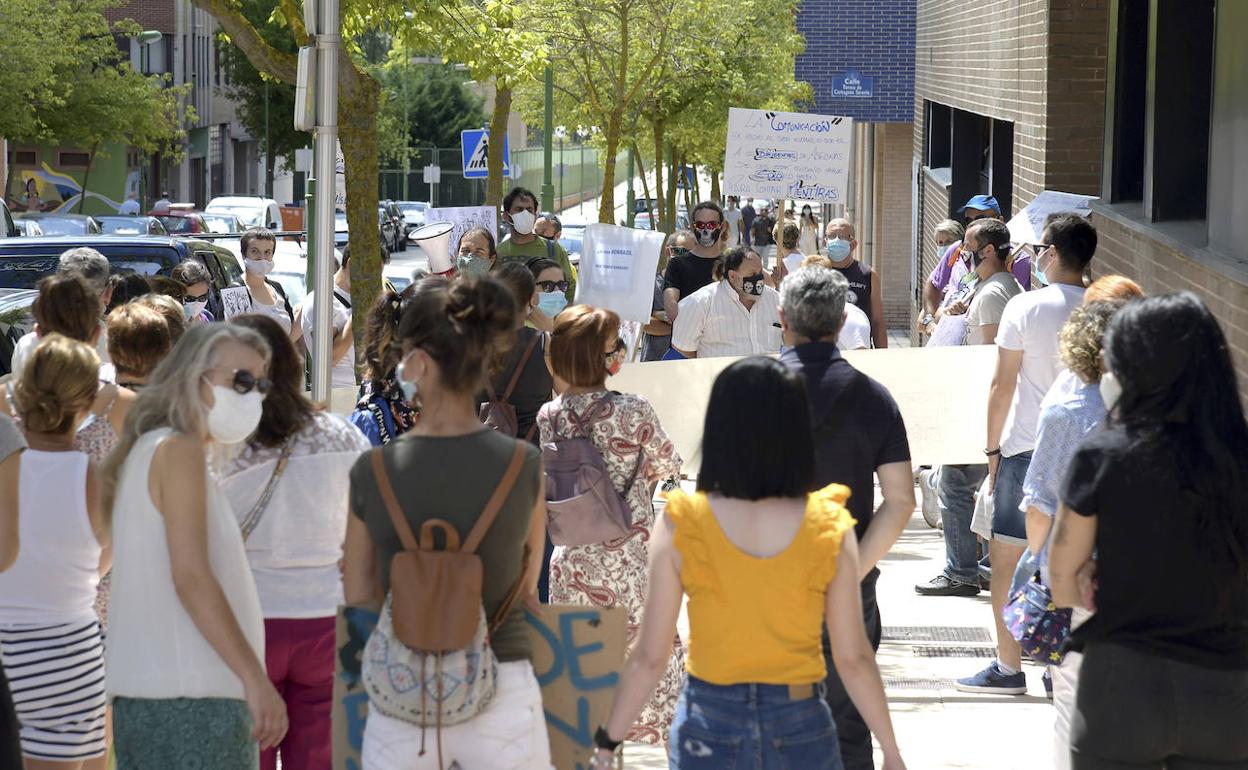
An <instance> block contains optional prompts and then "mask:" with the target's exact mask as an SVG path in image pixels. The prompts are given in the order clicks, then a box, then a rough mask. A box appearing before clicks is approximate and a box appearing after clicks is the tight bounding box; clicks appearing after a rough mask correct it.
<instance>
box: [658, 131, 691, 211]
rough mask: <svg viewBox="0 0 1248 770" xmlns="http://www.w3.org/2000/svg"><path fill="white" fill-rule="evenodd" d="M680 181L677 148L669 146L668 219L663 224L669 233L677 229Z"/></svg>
mask: <svg viewBox="0 0 1248 770" xmlns="http://www.w3.org/2000/svg"><path fill="white" fill-rule="evenodd" d="M678 179H680V172H679V170H678V168H677V166H676V148H675V147H672V145H670V144H669V145H667V219H666V220H665V221H664V222H663V229H664V230H665V231H667V232H669V233H670V232H671V231H672V230H675V229H676V190H677V187H676V185H677V180H678ZM690 224H692V223H690Z"/></svg>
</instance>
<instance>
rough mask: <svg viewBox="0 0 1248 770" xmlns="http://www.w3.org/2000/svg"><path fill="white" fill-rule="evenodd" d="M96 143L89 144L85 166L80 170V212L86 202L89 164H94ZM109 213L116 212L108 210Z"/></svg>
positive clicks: (97, 147) (89, 174)
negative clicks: (89, 150) (89, 148)
mask: <svg viewBox="0 0 1248 770" xmlns="http://www.w3.org/2000/svg"><path fill="white" fill-rule="evenodd" d="M99 147H100V146H99V145H98V144H93V145H91V153H90V154H89V155H87V168H86V170H84V171H83V172H82V194H81V195H79V196H78V213H79V214H81V213H82V206H83V204H84V203H86V202H87V182H89V181H91V166H93V165H95V151H96V150H97V149H99ZM109 213H110V214H115V213H117V212H115V211H110V212H109Z"/></svg>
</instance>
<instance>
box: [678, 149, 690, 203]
mask: <svg viewBox="0 0 1248 770" xmlns="http://www.w3.org/2000/svg"><path fill="white" fill-rule="evenodd" d="M679 168H680V178H681V180H682V181H684V183H685V196H684V197H685V211H688V212H692V211H693V183H692V182H690V181H689V172H688V171H687V169H688V168H689V166H688V165H686V164H685V154H684V153H683V152H682V153H681V154H680V166H679Z"/></svg>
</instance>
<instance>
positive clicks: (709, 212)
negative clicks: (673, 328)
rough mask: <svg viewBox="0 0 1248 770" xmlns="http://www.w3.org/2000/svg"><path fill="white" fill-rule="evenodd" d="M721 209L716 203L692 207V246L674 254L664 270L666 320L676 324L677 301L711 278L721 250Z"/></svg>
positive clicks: (703, 203) (702, 203)
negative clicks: (687, 249)
mask: <svg viewBox="0 0 1248 770" xmlns="http://www.w3.org/2000/svg"><path fill="white" fill-rule="evenodd" d="M724 226H725V225H724V210H723V209H721V208H720V207H719V204H718V203H714V202H712V201H702V202H701V203H699V204H698V205H697V206H695V207H694V209H693V226H692V227H691V228H690V229H691V230H693V237H694V241H695V244H694V247H693V248H692V249H690V250H689V252H688V253H682V254H676V253H675V252H673V255H672V259H671V261H670V262H668V263H667V270H666V271H665V272H664V273H663V309H664V310H665V311H667V320H668V321H669V322H670V323H676V316H677V315H679V314H680V301H681V300H682V299H684V298H685V297H688V296H689V295H690V294H693V293H694V292H695V291H697V290H698V289H701V288H702V287H703V286H705V285H707V284H708V283H710V282H711V280H712V274H713V273H714V270H715V263H716V262H718V261H719V255H720V254H721V253H722V252H723V240H722V238H721V236H722V235H723V229H724Z"/></svg>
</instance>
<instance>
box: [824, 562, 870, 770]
mask: <svg viewBox="0 0 1248 770" xmlns="http://www.w3.org/2000/svg"><path fill="white" fill-rule="evenodd" d="M879 577H880V571H879V569H878V568H877V569H873V570H871V574H869V575H867V577H866V578H865V579H863V581H862V620H863V623H864V624H865V625H866V627H867V640H868V641H870V642H871V649H873V650H878V649H880V637H881V636H882V635H883V633H884V628H883V625H882V624H881V622H880V606H879V604H878V603H877V602H876V598H875V583H876V581H877V580H878V579H879ZM823 660H824V663H825V664H827V667H828V677H827V679H825V680H824V684H825V686H826V687H827V695H826V696H825V698H826V700H827V701H828V707H829V708H831V709H832V718H833V719H834V720H835V721H836V730H837V734H838V736H839V743H840V752H841V761H842V762H843V763H844V765H845V770H874V768H875V756H874V754H873V750H872V747H871V730H870V729H869V728H868V727H867V722H866V720H865V719H863V718H862V714H859V713H858V709H857V708H856V707H855V706H854V702H853V700H851V699H850V697H849V692H847V691H846V690H845V683H844V682H842V681H841V677H840V676H839V675H838V674H837V673H836V666H835V665H833V663H832V645H831V643H830V642H829V641H828V634H827V629H824V634H823ZM835 743H836V742H835V741H834V745H833V747H832V748H833V749H835V748H836V746H835Z"/></svg>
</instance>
